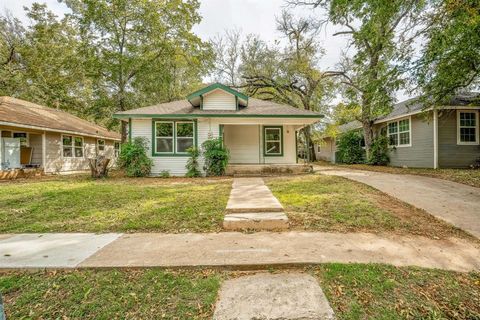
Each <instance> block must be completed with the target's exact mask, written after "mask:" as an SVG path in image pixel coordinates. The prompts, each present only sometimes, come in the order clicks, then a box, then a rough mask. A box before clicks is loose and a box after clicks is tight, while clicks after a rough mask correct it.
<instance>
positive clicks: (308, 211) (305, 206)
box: [266, 175, 471, 239]
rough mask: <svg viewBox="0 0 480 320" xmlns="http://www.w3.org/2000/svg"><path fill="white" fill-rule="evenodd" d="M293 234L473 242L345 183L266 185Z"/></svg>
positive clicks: (272, 181)
mask: <svg viewBox="0 0 480 320" xmlns="http://www.w3.org/2000/svg"><path fill="white" fill-rule="evenodd" d="M266 180H267V181H266V182H267V184H268V186H269V187H270V189H271V190H272V192H273V194H274V195H275V196H276V197H277V198H278V200H279V201H280V202H281V203H282V204H283V206H284V207H285V210H286V212H287V215H288V217H289V219H290V222H291V225H292V228H293V229H301V230H308V231H327V232H372V233H394V234H401V235H422V236H426V237H429V238H434V239H439V238H447V237H451V236H456V237H464V238H471V236H469V235H467V234H466V233H465V232H463V231H462V230H460V229H458V228H455V227H454V226H452V225H450V224H448V223H446V222H443V221H441V220H439V219H437V218H435V217H434V216H432V215H430V214H428V213H426V212H425V211H423V210H420V209H417V208H415V207H413V206H411V205H409V204H406V203H404V202H401V201H399V200H397V199H395V198H393V197H390V196H388V195H386V194H385V193H382V192H380V191H378V190H376V189H374V188H371V187H369V186H367V185H365V184H362V183H358V182H355V181H351V180H348V179H345V178H342V177H336V176H324V175H304V176H298V177H280V178H269V179H266Z"/></svg>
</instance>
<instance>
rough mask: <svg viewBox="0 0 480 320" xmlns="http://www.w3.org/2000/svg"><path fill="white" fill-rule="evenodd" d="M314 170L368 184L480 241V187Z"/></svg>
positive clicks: (405, 176) (414, 177)
mask: <svg viewBox="0 0 480 320" xmlns="http://www.w3.org/2000/svg"><path fill="white" fill-rule="evenodd" d="M314 170H315V171H316V172H320V173H322V174H325V175H335V176H342V177H345V178H348V179H351V180H355V181H358V182H362V183H365V184H368V185H369V186H372V187H374V188H376V189H378V190H380V191H382V192H385V193H386V194H388V195H390V196H392V197H395V198H397V199H399V200H401V201H404V202H406V203H409V204H411V205H413V206H414V207H417V208H420V209H423V210H425V211H427V212H428V213H430V214H431V215H434V216H436V217H437V218H439V219H443V220H445V221H447V222H449V223H451V224H453V225H454V226H456V227H458V228H461V229H463V230H465V231H467V232H469V233H470V234H472V235H474V236H475V237H477V238H480V188H475V187H470V186H467V185H464V184H460V183H456V182H452V181H447V180H443V179H437V178H430V177H424V176H418V175H410V174H392V173H382V172H372V171H362V170H352V169H344V168H338V167H320V166H316V167H315V168H314Z"/></svg>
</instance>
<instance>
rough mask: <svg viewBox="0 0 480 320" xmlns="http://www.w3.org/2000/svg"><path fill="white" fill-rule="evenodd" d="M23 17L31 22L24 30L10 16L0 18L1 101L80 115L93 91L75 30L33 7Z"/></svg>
mask: <svg viewBox="0 0 480 320" xmlns="http://www.w3.org/2000/svg"><path fill="white" fill-rule="evenodd" d="M26 12H27V16H28V18H29V19H30V21H31V22H32V24H31V25H30V26H28V27H26V28H25V27H24V26H23V25H22V24H21V23H20V21H19V20H17V19H14V18H12V17H11V16H9V15H5V16H2V17H0V43H1V45H0V59H1V66H0V79H1V80H0V95H9V96H14V97H19V98H23V99H27V100H30V101H34V102H37V103H40V104H45V105H49V106H51V107H57V108H62V109H65V110H68V111H70V112H73V113H76V114H82V112H83V111H85V108H86V107H87V105H88V104H89V103H90V100H89V97H90V94H89V93H90V89H91V86H90V85H89V81H88V80H87V78H86V74H85V72H84V69H83V68H82V66H83V64H84V59H83V57H82V56H81V55H80V54H79V49H80V42H79V38H78V33H77V32H76V29H75V26H74V25H73V23H72V21H71V19H70V18H69V17H65V18H63V19H58V17H56V16H55V15H54V14H53V13H52V12H51V11H49V10H48V9H47V7H46V5H44V4H37V3H34V4H33V5H32V7H31V8H30V9H26Z"/></svg>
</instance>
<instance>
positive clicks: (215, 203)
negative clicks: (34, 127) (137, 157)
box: [0, 176, 231, 233]
mask: <svg viewBox="0 0 480 320" xmlns="http://www.w3.org/2000/svg"><path fill="white" fill-rule="evenodd" d="M230 189H231V179H226V178H225V179H185V178H169V179H160V178H143V179H141V178H136V179H128V178H119V177H112V178H108V179H104V180H92V179H90V178H88V177H86V176H78V177H68V176H65V177H54V178H46V179H40V180H24V181H14V182H3V183H1V184H0V232H2V233H5V232H6V233H8V232H12V233H13V232H107V231H121V232H129V231H130V232H133V231H147V232H150V231H156V232H213V231H218V230H221V222H222V219H223V212H224V210H225V207H226V204H227V200H228V196H229V193H230Z"/></svg>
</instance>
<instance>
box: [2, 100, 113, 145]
mask: <svg viewBox="0 0 480 320" xmlns="http://www.w3.org/2000/svg"><path fill="white" fill-rule="evenodd" d="M0 124H1V125H8V126H14V127H22V128H30V129H37V130H45V131H55V132H65V133H70V134H77V135H83V136H90V137H98V138H106V139H112V140H120V134H118V133H116V132H112V131H108V130H107V129H105V128H103V127H101V126H99V125H96V124H93V123H91V122H88V121H86V120H83V119H81V118H79V117H76V116H74V115H72V114H70V113H67V112H65V111H62V110H57V109H53V108H48V107H45V106H41V105H38V104H35V103H32V102H28V101H24V100H20V99H16V98H12V97H0Z"/></svg>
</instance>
